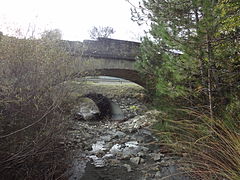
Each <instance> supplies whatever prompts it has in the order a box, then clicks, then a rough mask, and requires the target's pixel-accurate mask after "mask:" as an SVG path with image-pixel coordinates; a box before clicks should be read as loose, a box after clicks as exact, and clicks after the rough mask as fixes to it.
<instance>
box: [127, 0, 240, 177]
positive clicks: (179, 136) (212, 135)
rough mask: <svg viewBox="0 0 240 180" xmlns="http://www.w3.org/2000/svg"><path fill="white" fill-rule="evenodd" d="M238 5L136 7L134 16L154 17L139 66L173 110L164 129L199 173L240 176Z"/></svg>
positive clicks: (229, 1)
mask: <svg viewBox="0 0 240 180" xmlns="http://www.w3.org/2000/svg"><path fill="white" fill-rule="evenodd" d="M239 10H240V2H239V1H236V0H219V1H217V0H204V1H202V0H189V1H183V0H170V1H163V0H148V1H146V0H143V1H142V3H141V4H140V6H139V7H135V8H133V9H132V19H133V20H135V21H137V22H138V23H139V24H141V23H144V22H147V23H148V24H151V26H150V30H149V32H148V34H147V35H146V37H144V38H143V39H142V46H141V55H140V56H139V57H138V59H139V60H138V67H139V69H140V70H141V72H142V74H143V75H144V76H143V77H146V79H147V82H148V87H147V90H148V93H149V94H150V95H151V97H152V100H153V101H154V103H155V106H156V107H157V108H159V109H160V110H162V111H164V112H166V117H164V119H162V121H161V122H162V124H161V125H158V127H160V128H159V133H160V134H162V135H163V134H164V137H165V139H164V140H165V141H164V143H167V145H169V146H171V147H174V149H175V153H179V154H180V155H182V154H184V155H185V157H187V158H184V162H183V164H184V165H185V166H184V167H185V169H187V170H188V172H191V173H192V174H193V175H194V176H195V177H197V179H199V178H200V179H201V178H202V179H221V178H226V179H234V180H237V179H240V174H239V173H240V144H239V139H240V137H239V136H240V134H239V133H240V132H239V129H240V119H239V118H240V115H239V107H240V106H239V104H240V101H239V97H240V94H239V92H240V84H239V82H240V73H239V72H240V43H239V42H240V21H239V20H240V13H239ZM186 109H187V110H186ZM186 162H187V163H186Z"/></svg>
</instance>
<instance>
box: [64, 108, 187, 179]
mask: <svg viewBox="0 0 240 180" xmlns="http://www.w3.org/2000/svg"><path fill="white" fill-rule="evenodd" d="M160 115H161V113H160V112H158V111H155V110H153V111H147V112H145V113H144V114H143V115H138V116H136V117H134V118H132V119H128V120H127V121H124V122H118V121H110V120H109V121H107V120H105V121H78V120H76V119H71V124H72V125H71V128H69V130H68V136H67V137H66V139H65V141H64V142H61V143H62V144H64V145H65V146H66V148H68V149H70V150H69V159H70V162H72V163H71V165H70V167H69V172H68V174H69V179H70V180H75V179H77V180H157V179H168V180H188V179H190V178H188V177H186V176H184V174H183V173H181V171H180V170H179V168H180V167H177V165H176V164H177V162H178V161H179V158H178V157H174V156H170V155H167V154H166V153H165V150H164V149H163V147H162V146H160V145H159V143H158V138H156V137H155V136H154V135H153V133H152V131H151V130H150V129H149V127H150V126H151V124H153V123H154V122H155V121H157V119H158V117H159V116H160Z"/></svg>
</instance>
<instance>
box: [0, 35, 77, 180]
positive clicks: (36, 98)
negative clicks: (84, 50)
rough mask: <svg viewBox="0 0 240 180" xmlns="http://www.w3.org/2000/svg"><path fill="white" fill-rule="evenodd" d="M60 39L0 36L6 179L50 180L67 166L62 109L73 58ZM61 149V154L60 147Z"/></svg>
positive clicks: (1, 149)
mask: <svg viewBox="0 0 240 180" xmlns="http://www.w3.org/2000/svg"><path fill="white" fill-rule="evenodd" d="M69 59H70V56H69V54H68V52H67V51H66V50H65V49H64V48H63V47H62V46H60V40H59V39H56V40H52V39H48V38H42V39H34V38H29V39H27V38H25V39H18V38H14V37H8V36H2V37H1V40H0V159H1V162H0V169H1V170H0V172H1V177H3V178H5V179H52V178H53V177H55V176H57V175H60V171H58V170H59V169H60V168H61V167H59V166H60V165H61V166H63V163H59V162H58V161H59V159H60V158H59V157H62V155H61V154H59V153H56V152H57V151H58V150H59V149H58V147H59V146H58V143H57V138H59V137H60V135H61V134H62V132H63V127H64V126H63V123H64V121H63V116H62V115H61V111H60V110H59V107H60V104H61V102H62V100H63V99H64V98H65V97H66V95H67V93H66V90H65V87H64V84H63V83H62V82H64V81H65V80H67V79H69V78H71V74H72V72H71V70H70V69H71V68H70V67H71V66H72V63H73V62H72V61H70V60H69ZM59 152H62V153H63V151H62V150H60V151H59Z"/></svg>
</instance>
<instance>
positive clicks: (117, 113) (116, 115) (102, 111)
mask: <svg viewBox="0 0 240 180" xmlns="http://www.w3.org/2000/svg"><path fill="white" fill-rule="evenodd" d="M83 97H84V98H89V99H91V100H92V101H93V102H94V103H95V104H96V106H97V107H98V110H99V113H98V114H97V115H96V119H99V120H103V119H112V120H123V119H124V118H125V117H124V114H123V112H122V111H121V108H120V107H119V105H118V104H116V103H114V102H112V101H111V100H110V99H109V98H107V97H106V96H103V95H102V94H98V93H89V94H86V95H84V96H83Z"/></svg>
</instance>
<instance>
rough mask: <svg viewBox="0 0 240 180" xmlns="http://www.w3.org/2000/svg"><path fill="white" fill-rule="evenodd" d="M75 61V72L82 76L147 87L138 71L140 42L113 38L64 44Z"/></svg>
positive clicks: (65, 42)
mask: <svg viewBox="0 0 240 180" xmlns="http://www.w3.org/2000/svg"><path fill="white" fill-rule="evenodd" d="M63 45H64V46H65V47H66V48H67V49H68V51H69V52H70V54H71V56H72V57H73V60H74V61H75V65H74V67H73V68H75V70H74V71H75V72H81V73H80V74H81V76H92V75H97V76H112V77H118V78H123V79H126V80H129V81H131V82H134V83H136V84H138V85H140V86H143V87H145V83H144V81H143V80H142V78H141V76H140V74H139V72H138V71H137V70H136V68H135V61H136V56H137V55H138V54H139V46H140V43H138V42H132V41H124V40H117V39H110V38H98V39H97V40H84V41H83V42H79V41H63Z"/></svg>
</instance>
